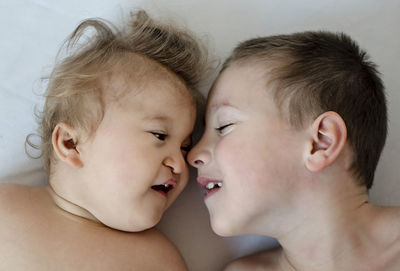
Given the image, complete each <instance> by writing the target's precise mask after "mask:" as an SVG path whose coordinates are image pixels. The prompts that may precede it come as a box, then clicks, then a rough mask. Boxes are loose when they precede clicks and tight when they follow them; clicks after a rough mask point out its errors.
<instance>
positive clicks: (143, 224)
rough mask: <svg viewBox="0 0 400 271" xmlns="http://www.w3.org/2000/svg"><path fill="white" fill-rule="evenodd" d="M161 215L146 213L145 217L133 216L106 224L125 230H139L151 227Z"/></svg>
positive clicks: (158, 220)
mask: <svg viewBox="0 0 400 271" xmlns="http://www.w3.org/2000/svg"><path fill="white" fill-rule="evenodd" d="M161 217H162V214H161V215H148V216H146V217H133V218H131V219H129V220H125V221H120V223H115V224H112V225H107V226H109V227H111V228H113V229H116V230H120V231H125V232H141V231H145V230H148V229H150V228H153V227H154V226H155V225H157V223H158V222H160V220H161Z"/></svg>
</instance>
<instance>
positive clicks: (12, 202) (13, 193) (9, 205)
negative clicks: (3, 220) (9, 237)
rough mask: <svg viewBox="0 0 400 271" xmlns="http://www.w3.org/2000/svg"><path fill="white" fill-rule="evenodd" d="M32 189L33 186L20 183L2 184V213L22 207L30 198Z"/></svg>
mask: <svg viewBox="0 0 400 271" xmlns="http://www.w3.org/2000/svg"><path fill="white" fill-rule="evenodd" d="M30 189H31V187H29V186H25V185H20V184H11V183H2V184H0V213H2V214H5V213H7V212H10V211H13V210H15V209H19V208H21V207H22V206H23V205H24V202H26V200H27V199H29V197H28V195H29V191H30Z"/></svg>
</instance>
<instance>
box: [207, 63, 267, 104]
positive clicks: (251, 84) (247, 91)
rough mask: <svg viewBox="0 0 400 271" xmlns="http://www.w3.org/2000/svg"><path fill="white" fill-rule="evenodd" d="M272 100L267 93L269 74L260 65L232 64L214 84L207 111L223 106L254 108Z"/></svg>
mask: <svg viewBox="0 0 400 271" xmlns="http://www.w3.org/2000/svg"><path fill="white" fill-rule="evenodd" d="M268 100H271V95H270V91H267V73H266V69H265V67H263V66H262V65H260V64H244V65H239V64H236V63H234V64H232V65H231V66H229V67H228V68H226V69H225V70H224V71H223V72H222V73H221V74H220V75H219V76H218V78H217V80H216V82H215V83H214V85H213V87H212V89H211V91H210V94H209V97H208V102H207V110H208V111H213V110H216V109H217V108H219V107H222V106H232V107H237V106H240V107H252V106H256V105H259V104H265V103H266V102H268Z"/></svg>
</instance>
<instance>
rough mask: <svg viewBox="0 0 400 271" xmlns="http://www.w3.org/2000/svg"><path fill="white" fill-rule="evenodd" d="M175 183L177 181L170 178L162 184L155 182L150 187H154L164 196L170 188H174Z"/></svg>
mask: <svg viewBox="0 0 400 271" xmlns="http://www.w3.org/2000/svg"><path fill="white" fill-rule="evenodd" d="M177 183H178V182H177V181H176V180H175V179H173V178H171V179H169V180H167V181H166V182H164V183H162V184H156V185H153V186H151V189H154V190H155V191H157V192H159V193H161V194H162V195H164V196H166V195H167V194H168V192H169V191H171V190H172V189H174V188H175V186H176V185H177Z"/></svg>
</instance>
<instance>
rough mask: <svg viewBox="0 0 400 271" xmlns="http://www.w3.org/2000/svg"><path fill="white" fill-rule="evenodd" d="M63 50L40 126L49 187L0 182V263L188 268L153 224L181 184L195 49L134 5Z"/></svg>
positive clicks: (195, 79) (198, 64) (88, 27)
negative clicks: (128, 13)
mask: <svg viewBox="0 0 400 271" xmlns="http://www.w3.org/2000/svg"><path fill="white" fill-rule="evenodd" d="M92 30H95V31H92ZM87 33H91V34H92V35H91V36H89V37H87V35H86V36H85V34H87ZM93 33H94V34H93ZM66 45H67V46H66V48H67V49H68V50H69V51H68V55H67V56H66V57H65V58H64V59H63V60H62V61H61V62H59V63H58V64H57V65H56V66H55V68H54V70H53V72H52V73H51V75H50V77H49V84H48V88H47V91H46V102H45V106H44V110H43V115H42V119H41V121H40V131H41V138H42V145H41V149H42V152H43V159H44V166H45V169H46V170H47V172H48V174H49V186H48V187H27V186H22V185H15V184H2V185H0V217H1V220H0V243H1V245H0V269H1V270H174V271H175V270H186V265H185V263H184V260H183V259H182V257H181V255H180V253H179V252H178V250H177V249H176V248H175V247H174V246H173V245H172V244H171V243H170V242H169V241H168V240H167V239H166V238H165V237H164V236H163V235H162V234H161V233H159V232H158V231H157V230H155V229H154V228H153V227H154V226H155V225H156V224H157V223H158V222H159V221H160V219H161V217H162V215H163V213H164V212H165V210H166V209H167V208H168V207H169V206H170V205H171V204H172V203H173V202H174V200H175V199H176V198H177V196H178V195H179V194H180V193H181V191H182V190H183V188H184V187H185V185H186V183H187V181H188V177H189V170H188V166H187V164H186V162H185V159H186V154H187V152H188V149H189V148H190V145H191V133H192V129H193V127H194V123H195V118H196V107H197V101H198V97H199V94H197V92H196V88H197V86H198V84H199V82H200V79H201V75H202V74H203V71H204V68H205V63H206V58H205V55H204V53H205V52H204V50H203V47H202V46H201V45H200V44H198V43H197V41H196V40H195V39H194V38H193V37H192V36H191V35H190V34H189V33H187V32H186V31H184V30H179V29H175V28H174V27H172V26H170V25H162V24H159V23H156V22H154V21H153V20H151V19H150V17H149V16H148V15H147V14H146V12H144V11H139V12H137V13H135V14H133V16H132V22H131V24H130V28H129V30H127V31H119V30H117V29H116V28H115V27H114V26H112V25H111V24H109V23H107V22H105V21H102V20H94V19H93V20H91V19H89V20H86V21H84V22H82V23H81V24H80V25H79V26H78V27H77V28H76V30H75V31H74V32H73V33H72V35H71V37H70V38H69V39H68V41H67V44H66ZM70 51H72V53H70Z"/></svg>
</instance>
